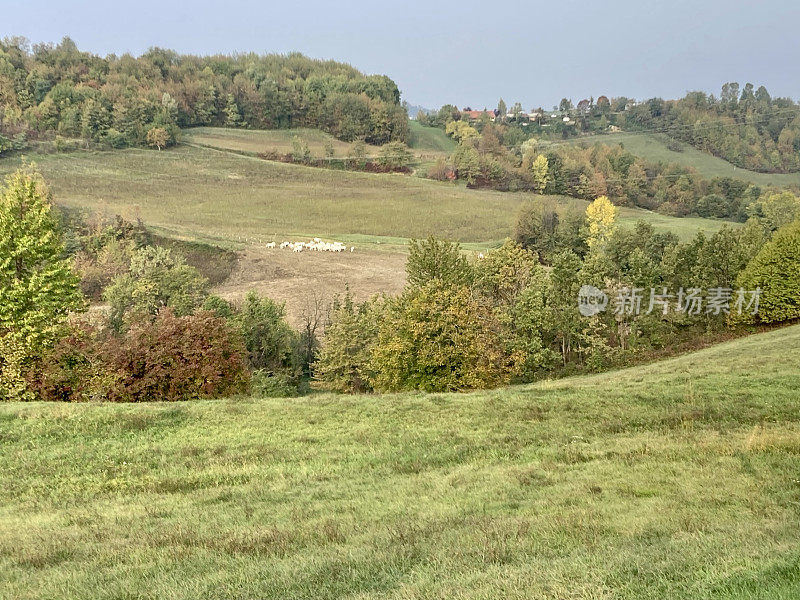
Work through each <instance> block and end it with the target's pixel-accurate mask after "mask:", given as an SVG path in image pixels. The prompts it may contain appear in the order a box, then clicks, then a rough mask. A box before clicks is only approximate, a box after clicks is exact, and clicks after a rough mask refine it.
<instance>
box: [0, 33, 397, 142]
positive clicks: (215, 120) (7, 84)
mask: <svg viewBox="0 0 800 600" xmlns="http://www.w3.org/2000/svg"><path fill="white" fill-rule="evenodd" d="M0 108H2V110H0V153H2V152H3V151H6V150H11V149H15V148H20V147H24V145H25V144H26V143H29V142H31V141H38V140H42V139H45V140H48V139H52V138H53V137H54V136H59V138H58V141H59V142H60V143H61V144H65V143H66V142H65V141H64V139H68V138H83V139H85V140H90V141H92V142H94V143H102V144H106V145H109V146H112V147H117V148H118V147H125V146H136V145H143V144H150V145H153V146H157V145H158V146H159V147H160V146H163V145H165V144H170V143H173V142H174V141H175V139H176V136H177V133H178V129H179V128H181V127H192V126H199V125H210V126H226V127H250V128H256V129H273V128H289V127H316V128H319V129H322V130H324V131H327V132H329V133H331V134H333V135H334V136H336V137H337V138H339V139H342V140H346V141H353V140H356V139H363V140H365V141H366V142H368V143H374V144H383V143H386V142H390V141H405V140H406V139H407V136H408V115H407V113H406V111H405V109H404V108H403V107H402V106H401V105H400V91H399V90H398V88H397V85H396V84H395V83H394V82H393V81H392V80H391V79H390V78H388V77H386V76H384V75H364V74H363V73H361V72H359V71H357V70H356V69H354V68H353V67H351V66H349V65H346V64H343V63H338V62H335V61H321V60H313V59H310V58H307V57H305V56H303V55H301V54H297V53H292V54H288V55H274V54H273V55H264V56H260V55H256V54H252V53H250V54H237V55H233V56H227V55H216V56H192V55H181V54H178V53H176V52H174V51H172V50H165V49H161V48H151V49H150V50H148V51H147V52H146V53H145V54H143V55H142V56H139V57H133V56H131V55H128V54H125V55H122V56H116V55H109V56H106V57H99V56H96V55H93V54H91V53H88V52H81V51H80V50H78V48H77V47H76V45H75V43H74V42H73V41H72V40H70V39H69V38H64V39H63V40H62V42H61V43H60V44H58V45H52V44H35V45H33V46H31V45H30V44H29V43H28V42H27V41H26V40H24V39H22V38H11V39H5V40H3V41H1V42H0ZM153 130H157V131H156V132H155V133H150V132H151V131H153Z"/></svg>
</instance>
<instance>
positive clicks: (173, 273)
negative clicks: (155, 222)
mask: <svg viewBox="0 0 800 600" xmlns="http://www.w3.org/2000/svg"><path fill="white" fill-rule="evenodd" d="M207 295H208V281H207V280H206V279H205V278H204V277H203V276H201V275H200V274H199V273H198V272H197V269H195V268H194V267H190V266H189V265H187V264H186V263H185V262H184V260H183V258H182V257H180V256H177V255H175V254H173V253H172V252H171V251H170V250H168V249H166V248H161V247H154V246H146V247H144V248H140V249H139V250H137V251H136V252H135V253H134V254H133V256H132V258H131V262H130V268H129V271H128V272H127V273H124V274H122V275H119V276H117V277H115V278H114V279H113V280H112V282H111V285H109V286H108V287H107V288H106V290H105V291H104V292H103V298H104V299H105V300H106V302H108V303H109V305H110V307H111V316H110V319H111V324H112V326H113V327H114V329H116V330H117V331H119V330H122V329H123V328H124V327H127V326H129V325H130V324H131V323H132V322H133V321H135V320H139V319H146V320H147V319H152V318H153V317H154V316H155V315H156V314H158V312H159V311H160V310H161V309H163V308H170V309H171V310H172V311H173V312H174V313H175V315H177V316H179V317H180V316H185V315H189V314H191V313H192V312H194V310H195V309H196V308H198V307H199V306H200V305H201V304H202V303H203V301H204V300H205V298H206V296H207Z"/></svg>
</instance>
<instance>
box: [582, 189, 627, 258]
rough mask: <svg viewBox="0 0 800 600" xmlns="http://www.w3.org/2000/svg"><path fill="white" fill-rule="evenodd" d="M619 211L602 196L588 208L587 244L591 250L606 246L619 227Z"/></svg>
mask: <svg viewBox="0 0 800 600" xmlns="http://www.w3.org/2000/svg"><path fill="white" fill-rule="evenodd" d="M618 213H619V209H618V208H617V207H616V206H614V205H613V204H612V203H611V200H609V199H608V197H607V196H600V197H599V198H597V200H595V201H594V202H592V203H591V204H590V205H589V206H588V207H587V208H586V243H587V245H588V246H589V249H590V250H591V249H592V248H594V247H598V246H602V245H604V244H605V243H606V242H607V241H608V240H609V239H610V238H611V236H612V235H613V233H614V230H615V229H616V226H617V214H618Z"/></svg>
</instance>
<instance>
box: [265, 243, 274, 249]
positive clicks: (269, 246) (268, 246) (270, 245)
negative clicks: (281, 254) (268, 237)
mask: <svg viewBox="0 0 800 600" xmlns="http://www.w3.org/2000/svg"><path fill="white" fill-rule="evenodd" d="M274 247H275V242H270V243H269V244H267V248H274Z"/></svg>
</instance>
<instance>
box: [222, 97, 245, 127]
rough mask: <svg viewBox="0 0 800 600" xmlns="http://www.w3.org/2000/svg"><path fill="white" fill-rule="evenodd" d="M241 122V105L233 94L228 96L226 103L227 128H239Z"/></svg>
mask: <svg viewBox="0 0 800 600" xmlns="http://www.w3.org/2000/svg"><path fill="white" fill-rule="evenodd" d="M241 122H242V115H241V113H240V112H239V105H238V104H236V99H235V98H234V97H233V94H228V99H227V101H226V103H225V127H239V125H240V124H241Z"/></svg>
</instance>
